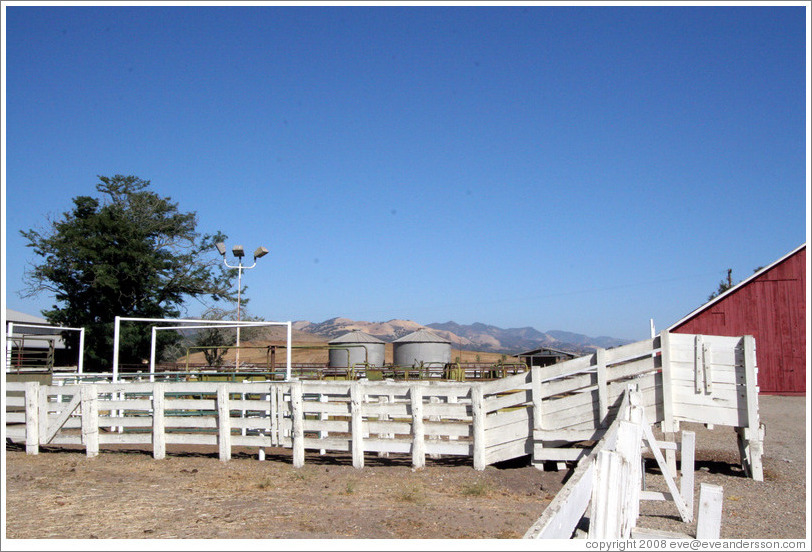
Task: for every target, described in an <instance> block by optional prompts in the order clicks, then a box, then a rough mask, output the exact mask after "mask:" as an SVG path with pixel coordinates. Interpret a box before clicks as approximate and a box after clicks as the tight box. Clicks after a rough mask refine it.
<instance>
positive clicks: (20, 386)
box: [4, 381, 25, 393]
mask: <svg viewBox="0 0 812 552" xmlns="http://www.w3.org/2000/svg"><path fill="white" fill-rule="evenodd" d="M4 387H5V388H6V393H8V392H11V391H14V392H20V391H25V382H24V381H7V382H4Z"/></svg>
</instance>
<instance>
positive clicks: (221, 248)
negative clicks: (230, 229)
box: [215, 242, 268, 372]
mask: <svg viewBox="0 0 812 552" xmlns="http://www.w3.org/2000/svg"><path fill="white" fill-rule="evenodd" d="M215 247H217V252H218V253H220V255H222V256H223V264H224V265H226V266H227V267H228V268H236V269H237V322H240V298H241V294H242V271H243V270H248V269H249V268H254V267H255V266H257V259H259V258H260V257H264V256H265V255H267V254H268V250H267V249H266V248H264V247H262V246H259V247H257V250H256V251H254V264H252V265H251V266H243V264H242V258H243V257H244V256H245V250H244V249H243V247H242V246H241V245H235V246H234V247H232V248H231V253H232V254H233V255H234V256H235V257H237V266H232V265H230V264H228V261H226V244H224V243H223V242H217V243H216V244H215ZM239 369H240V326H237V354H236V357H235V359H234V371H235V372H236V371H237V370H239Z"/></svg>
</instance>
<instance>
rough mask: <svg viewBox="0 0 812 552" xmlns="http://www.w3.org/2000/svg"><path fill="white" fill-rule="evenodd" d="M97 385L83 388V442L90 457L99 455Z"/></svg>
mask: <svg viewBox="0 0 812 552" xmlns="http://www.w3.org/2000/svg"><path fill="white" fill-rule="evenodd" d="M97 397H98V390H97V388H96V386H95V385H85V386H83V387H82V399H81V401H82V441H83V442H84V444H85V451H86V454H87V456H88V457H90V458H92V457H94V456H98V455H99V404H98V400H97Z"/></svg>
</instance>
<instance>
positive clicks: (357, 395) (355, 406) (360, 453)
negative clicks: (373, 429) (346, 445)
mask: <svg viewBox="0 0 812 552" xmlns="http://www.w3.org/2000/svg"><path fill="white" fill-rule="evenodd" d="M361 385H363V384H361V383H360V382H357V381H356V382H353V384H352V385H351V386H350V402H351V408H350V412H351V413H352V465H353V467H354V468H357V469H361V468H363V467H364V418H363V415H364V414H363V409H362V397H363V390H362V389H361Z"/></svg>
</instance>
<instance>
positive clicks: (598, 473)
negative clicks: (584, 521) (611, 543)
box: [589, 450, 628, 539]
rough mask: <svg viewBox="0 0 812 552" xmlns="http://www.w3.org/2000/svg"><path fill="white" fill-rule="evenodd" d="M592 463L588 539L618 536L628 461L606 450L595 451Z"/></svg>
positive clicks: (617, 537) (619, 536)
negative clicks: (593, 464)
mask: <svg viewBox="0 0 812 552" xmlns="http://www.w3.org/2000/svg"><path fill="white" fill-rule="evenodd" d="M594 462H595V476H594V477H595V479H594V482H593V487H592V507H591V513H590V516H589V538H590V539H619V538H621V534H620V527H621V523H622V519H623V517H622V512H623V502H624V501H623V499H624V490H625V488H626V485H627V484H628V482H627V481H626V475H627V473H626V470H627V469H628V464H626V463H625V462H623V458H621V456H620V454H618V453H617V452H612V451H609V450H602V451H600V452H598V455H597V457H596V458H595V460H594ZM624 464H625V465H624ZM624 467H625V468H626V470H624Z"/></svg>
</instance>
